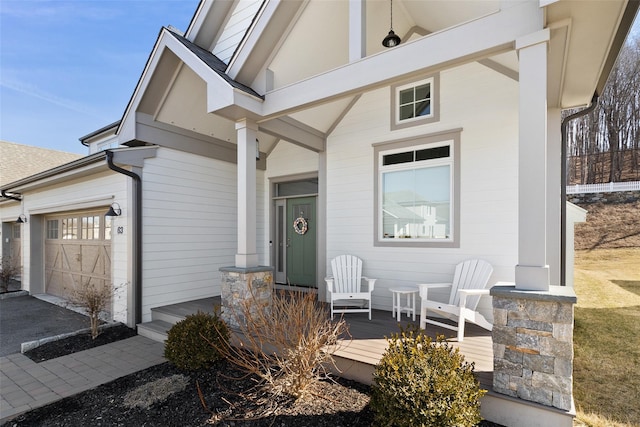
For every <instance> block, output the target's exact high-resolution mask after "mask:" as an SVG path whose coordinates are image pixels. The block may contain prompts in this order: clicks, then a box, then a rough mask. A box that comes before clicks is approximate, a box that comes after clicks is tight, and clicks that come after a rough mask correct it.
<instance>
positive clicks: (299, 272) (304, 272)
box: [287, 197, 317, 287]
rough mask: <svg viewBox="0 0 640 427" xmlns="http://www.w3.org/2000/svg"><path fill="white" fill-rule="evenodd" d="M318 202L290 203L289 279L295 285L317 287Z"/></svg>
mask: <svg viewBox="0 0 640 427" xmlns="http://www.w3.org/2000/svg"><path fill="white" fill-rule="evenodd" d="M316 232H317V221H316V198H315V197H300V198H295V199H288V200H287V279H288V282H289V283H290V284H291V285H296V286H309V287H317V283H316Z"/></svg>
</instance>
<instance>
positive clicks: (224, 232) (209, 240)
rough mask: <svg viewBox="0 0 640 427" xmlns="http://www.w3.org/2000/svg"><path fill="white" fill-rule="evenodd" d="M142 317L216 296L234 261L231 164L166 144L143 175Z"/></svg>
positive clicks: (234, 202) (233, 168) (233, 171)
mask: <svg viewBox="0 0 640 427" xmlns="http://www.w3.org/2000/svg"><path fill="white" fill-rule="evenodd" d="M143 189H144V190H143V191H144V199H143V212H144V216H143V229H144V240H143V246H144V248H143V268H144V278H143V286H144V289H143V309H142V312H143V321H148V320H150V309H151V308H152V307H156V306H159V305H165V304H170V303H171V304H172V303H178V302H183V301H189V300H193V299H199V298H205V297H210V296H214V295H220V272H219V269H220V267H225V266H232V265H234V264H235V254H236V251H237V227H236V222H237V196H236V194H237V193H236V192H237V177H236V165H235V164H231V163H226V162H222V161H219V160H213V159H209V158H205V157H201V156H197V155H194V154H189V153H184V152H180V151H176V150H171V149H167V148H161V149H159V150H158V154H157V157H156V158H153V159H148V160H147V161H146V162H145V166H144V176H143Z"/></svg>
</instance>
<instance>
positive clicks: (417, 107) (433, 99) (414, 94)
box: [391, 75, 440, 129]
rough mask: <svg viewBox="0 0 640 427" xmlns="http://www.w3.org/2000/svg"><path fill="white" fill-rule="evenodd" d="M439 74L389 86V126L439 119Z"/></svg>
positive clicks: (396, 126)
mask: <svg viewBox="0 0 640 427" xmlns="http://www.w3.org/2000/svg"><path fill="white" fill-rule="evenodd" d="M438 86H439V76H438V75H434V76H431V77H429V78H426V79H422V80H419V81H413V82H410V83H406V84H401V85H394V86H392V87H391V100H392V108H391V110H392V112H393V113H392V118H391V128H392V129H402V128H405V127H408V126H416V125H423V124H426V123H432V122H436V121H438V120H439V119H440V117H439V116H440V115H439V105H438V93H439V87H438Z"/></svg>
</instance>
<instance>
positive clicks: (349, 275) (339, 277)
mask: <svg viewBox="0 0 640 427" xmlns="http://www.w3.org/2000/svg"><path fill="white" fill-rule="evenodd" d="M331 270H332V273H333V275H332V276H329V277H326V278H325V279H324V280H325V281H326V282H327V290H328V291H329V295H330V302H331V318H332V319H333V314H334V313H369V320H371V293H372V292H373V287H374V286H375V283H376V280H377V279H370V278H368V277H365V276H363V275H362V260H361V259H360V258H358V257H356V256H353V255H340V256H337V257H335V258H334V259H332V260H331ZM363 281H364V282H367V285H366V289H363V286H362V284H363ZM336 302H338V304H336ZM365 303H366V308H364V304H365ZM334 305H339V306H343V305H344V306H347V307H345V308H341V309H335V308H334ZM352 307H353V308H352Z"/></svg>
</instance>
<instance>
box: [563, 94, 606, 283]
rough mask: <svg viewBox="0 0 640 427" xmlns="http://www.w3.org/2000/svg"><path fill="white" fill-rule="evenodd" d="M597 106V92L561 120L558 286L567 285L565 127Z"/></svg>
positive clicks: (566, 159)
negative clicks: (577, 109)
mask: <svg viewBox="0 0 640 427" xmlns="http://www.w3.org/2000/svg"><path fill="white" fill-rule="evenodd" d="M597 105H598V92H594V93H593V97H592V98H591V104H590V105H589V106H588V107H587V108H585V109H583V110H580V111H578V112H577V113H573V114H571V115H570V116H567V117H565V118H564V119H563V120H562V125H561V132H562V147H561V150H560V151H561V154H560V155H561V157H562V165H561V167H560V174H561V177H560V185H561V187H562V188H561V190H560V194H561V196H560V197H561V203H560V286H566V285H567V283H566V282H567V276H566V274H567V263H566V259H567V161H568V158H567V127H568V126H569V122H570V121H572V120H574V119H577V118H579V117H582V116H585V115H587V114H589V113H590V112H592V111H593V110H594V109H595V108H596V106H597Z"/></svg>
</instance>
